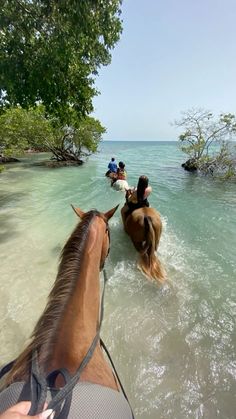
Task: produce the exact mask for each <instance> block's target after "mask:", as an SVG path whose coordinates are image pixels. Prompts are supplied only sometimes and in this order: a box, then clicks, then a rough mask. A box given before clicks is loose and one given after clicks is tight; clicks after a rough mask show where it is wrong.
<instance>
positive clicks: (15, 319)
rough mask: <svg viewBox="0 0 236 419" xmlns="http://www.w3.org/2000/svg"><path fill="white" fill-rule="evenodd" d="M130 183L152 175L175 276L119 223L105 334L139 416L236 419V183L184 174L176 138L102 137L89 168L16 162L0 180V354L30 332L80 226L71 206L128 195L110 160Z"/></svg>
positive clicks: (165, 257) (100, 204) (165, 250)
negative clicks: (144, 254) (159, 272)
mask: <svg viewBox="0 0 236 419" xmlns="http://www.w3.org/2000/svg"><path fill="white" fill-rule="evenodd" d="M113 155H115V157H116V158H117V160H118V161H119V160H123V161H124V162H125V163H126V168H127V172H128V181H129V184H130V185H131V186H132V185H135V184H136V183H137V179H138V177H139V175H141V174H146V175H147V176H148V177H149V179H150V184H151V185H152V188H153V192H152V194H151V197H150V204H151V205H152V206H153V207H155V208H157V209H158V211H159V212H160V213H161V216H162V220H163V224H164V232H163V235H162V238H161V243H160V247H159V250H158V252H159V256H160V259H161V260H162V263H163V264H164V266H165V268H166V271H167V274H168V279H169V284H168V285H166V286H164V287H162V288H158V287H157V286H156V285H155V284H153V283H150V282H149V281H147V279H146V278H145V277H144V276H142V274H141V273H140V272H139V271H138V269H137V266H136V261H137V254H136V252H135V250H134V249H133V247H132V244H131V242H130V240H129V238H128V237H127V236H126V235H125V233H124V232H123V228H122V223H121V216H120V211H118V212H117V213H116V214H115V216H114V217H113V218H112V219H111V222H110V224H111V240H112V247H111V253H110V256H109V259H108V261H107V272H108V276H109V283H108V286H107V290H106V301H105V319H104V323H103V333H102V335H103V338H104V340H105V342H106V343H107V346H108V347H109V348H110V350H111V354H112V357H113V360H114V362H115V364H116V366H117V369H118V372H119V375H120V377H121V379H122V382H123V384H124V387H125V389H126V391H127V393H128V396H129V399H130V402H131V404H132V406H133V408H134V412H135V416H136V418H144V419H146V418H147V419H149V418H151V419H162V418H163V419H164V418H165V419H169V418H171V419H173V418H174V419H185V418H194V419H195V418H204V419H215V418H224V419H231V418H235V417H236V415H235V412H236V398H235V395H236V348H235V344H236V328H235V316H236V252H235V248H236V194H235V191H236V185H235V184H229V183H228V184H224V183H221V182H213V181H212V180H211V179H207V178H205V177H201V176H197V175H195V174H190V173H187V172H185V171H184V170H183V169H182V168H181V166H180V165H181V163H182V162H183V161H184V156H183V155H182V154H181V152H180V151H178V149H177V145H176V143H167V142H155V143H154V142H104V143H102V145H101V150H100V153H98V154H96V155H94V156H91V158H90V159H89V161H88V162H87V163H86V164H85V165H84V166H82V167H66V168H62V169H47V168H43V167H39V166H34V165H32V162H33V161H37V160H41V159H43V158H45V156H44V155H43V154H39V155H36V156H29V157H27V158H24V163H23V164H21V165H19V164H14V165H12V166H8V167H7V170H6V171H5V172H4V173H3V174H1V177H0V205H1V206H0V239H1V244H0V246H1V253H0V254H1V272H0V341H1V350H0V360H1V361H0V362H1V363H3V362H7V361H9V360H10V359H12V358H13V357H14V356H16V355H17V354H18V352H19V350H20V349H21V347H22V345H23V344H24V343H25V341H26V339H27V338H28V337H29V336H30V333H31V331H32V328H33V326H34V324H35V322H36V320H37V318H38V316H39V315H40V313H41V311H42V309H43V307H44V305H45V300H46V297H47V295H48V293H49V290H50V288H51V286H52V284H53V281H54V279H55V276H56V272H57V262H58V256H59V253H60V250H61V248H62V247H63V245H64V243H65V240H66V239H67V237H68V236H69V235H70V233H71V231H72V229H73V228H74V226H75V223H76V222H77V219H76V217H75V215H74V213H73V212H72V210H71V207H70V204H71V203H73V204H74V205H76V206H80V207H81V208H82V209H83V210H85V211H86V210H89V209H91V208H97V209H99V210H101V211H105V210H108V209H110V208H112V207H113V206H115V205H116V204H118V203H120V204H121V205H120V208H121V206H122V203H123V202H124V195H123V193H122V192H116V191H114V190H113V189H112V188H111V187H110V186H109V182H108V180H107V179H106V178H105V177H104V173H105V171H106V170H107V164H108V161H109V160H110V157H111V156H113Z"/></svg>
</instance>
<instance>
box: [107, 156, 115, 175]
mask: <svg viewBox="0 0 236 419" xmlns="http://www.w3.org/2000/svg"><path fill="white" fill-rule="evenodd" d="M107 167H108V171H107V172H106V176H109V174H110V173H116V172H117V163H116V160H115V157H112V158H111V161H110V162H109V164H108V166H107Z"/></svg>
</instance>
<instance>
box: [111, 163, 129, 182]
mask: <svg viewBox="0 0 236 419" xmlns="http://www.w3.org/2000/svg"><path fill="white" fill-rule="evenodd" d="M126 179H127V172H126V171H125V164H124V163H123V161H120V162H119V167H118V169H117V173H116V177H114V178H113V179H112V181H111V186H113V185H114V183H115V182H116V181H117V180H126Z"/></svg>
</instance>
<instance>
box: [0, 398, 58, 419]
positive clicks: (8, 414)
mask: <svg viewBox="0 0 236 419" xmlns="http://www.w3.org/2000/svg"><path fill="white" fill-rule="evenodd" d="M30 406H31V402H20V403H17V404H15V405H14V406H12V407H10V409H7V410H6V411H5V412H3V413H2V414H0V419H24V418H34V419H46V418H49V417H50V418H52V417H53V413H52V412H53V410H52V409H48V410H44V411H43V412H42V413H39V414H38V415H35V416H28V412H29V410H30Z"/></svg>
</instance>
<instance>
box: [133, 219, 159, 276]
mask: <svg viewBox="0 0 236 419" xmlns="http://www.w3.org/2000/svg"><path fill="white" fill-rule="evenodd" d="M143 222H144V237H145V239H144V243H143V247H142V249H141V250H140V257H139V263H138V266H139V268H140V269H141V270H142V272H143V273H144V274H145V275H146V276H147V277H148V278H150V279H155V280H157V281H160V282H163V281H164V280H165V271H164V269H163V267H162V265H161V262H160V261H159V259H158V257H157V255H156V253H155V251H156V249H157V246H158V244H159V240H160V236H161V225H160V229H159V230H160V231H157V230H156V231H155V229H154V227H153V223H152V218H151V217H149V216H144V219H143Z"/></svg>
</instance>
